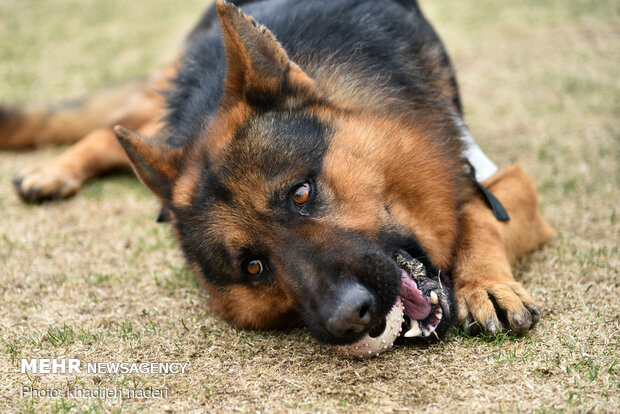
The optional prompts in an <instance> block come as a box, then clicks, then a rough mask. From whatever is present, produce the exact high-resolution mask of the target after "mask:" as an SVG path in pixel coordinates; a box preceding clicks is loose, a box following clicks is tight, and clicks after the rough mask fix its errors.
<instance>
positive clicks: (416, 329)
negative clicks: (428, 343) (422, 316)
mask: <svg viewBox="0 0 620 414" xmlns="http://www.w3.org/2000/svg"><path fill="white" fill-rule="evenodd" d="M421 333H422V332H421V331H420V325H419V324H418V321H411V328H410V329H409V330H408V331H407V332H405V338H413V337H415V336H420V334H421Z"/></svg>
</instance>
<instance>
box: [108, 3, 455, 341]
mask: <svg viewBox="0 0 620 414" xmlns="http://www.w3.org/2000/svg"><path fill="white" fill-rule="evenodd" d="M217 7H218V12H219V15H220V21H221V29H222V36H223V40H224V45H225V51H226V74H225V77H224V79H223V90H224V92H223V97H222V99H221V101H220V103H219V110H218V112H217V114H216V115H215V116H214V117H212V118H211V119H196V120H195V122H196V123H202V124H204V125H205V128H204V131H205V133H204V136H198V137H191V138H192V139H191V140H190V141H191V144H188V145H185V146H183V147H175V146H173V145H170V144H168V143H166V142H164V141H158V140H152V139H149V138H145V137H142V136H139V135H138V134H136V133H133V132H130V131H127V130H125V129H123V128H120V127H117V128H116V131H117V135H118V136H119V140H120V142H121V144H122V145H123V147H124V148H125V150H126V152H127V154H128V156H129V158H130V159H131V161H132V163H133V165H134V168H135V170H136V172H137V174H138V175H139V176H140V178H141V179H142V181H143V182H144V183H145V184H146V185H147V186H148V187H150V188H151V189H152V190H153V192H154V193H155V194H157V195H158V196H159V197H160V198H161V199H162V200H163V202H164V203H165V204H166V205H167V206H168V207H169V208H170V211H171V214H172V221H173V225H174V228H175V230H176V232H177V234H178V238H179V240H180V244H181V248H182V250H183V252H184V253H185V257H186V258H187V261H188V262H189V264H190V266H191V267H192V268H193V270H194V272H195V273H196V274H197V275H198V277H199V279H200V280H202V281H203V282H204V284H205V285H206V287H207V288H208V290H209V291H210V294H211V301H212V305H213V308H214V309H215V310H216V311H217V312H218V313H219V314H220V315H221V316H222V317H223V318H224V319H226V320H228V321H230V322H232V323H233V324H235V325H237V326H241V327H254V328H261V327H278V326H285V325H289V324H291V323H293V322H294V321H296V320H297V319H299V318H301V319H302V320H303V322H304V323H305V324H306V325H307V327H308V328H309V330H310V331H311V333H312V334H313V335H314V336H315V337H316V338H318V339H319V340H322V341H325V342H330V343H350V342H353V341H355V340H356V339H358V338H360V337H362V336H363V335H364V334H366V333H367V332H368V331H369V330H370V329H371V328H372V327H373V326H376V325H377V324H379V323H380V322H381V321H382V320H383V319H384V318H385V316H386V314H387V313H388V312H389V310H390V309H391V307H392V306H393V305H394V303H395V301H396V298H397V296H398V295H399V291H400V288H401V275H402V271H401V269H400V268H399V266H398V265H397V263H396V261H395V259H394V254H395V252H398V251H402V250H406V251H407V252H408V253H409V254H411V255H412V256H413V257H417V258H420V259H421V260H422V261H423V262H424V264H425V265H426V268H427V270H429V271H432V272H435V273H436V272H437V270H438V269H446V268H448V266H449V265H450V257H451V254H452V247H453V244H454V241H455V238H456V233H457V227H458V226H457V215H458V213H457V211H458V204H459V197H460V189H459V188H458V186H459V184H458V183H459V180H458V174H460V169H459V168H460V167H459V165H458V151H457V150H456V149H454V148H452V147H450V146H449V145H448V144H446V142H447V141H448V140H447V139H446V137H442V136H440V135H441V134H443V133H446V132H445V129H442V128H444V126H445V123H444V122H436V123H435V124H433V122H431V121H429V119H430V118H432V117H428V119H427V118H425V117H424V116H418V117H416V122H411V120H410V119H409V118H407V117H404V116H402V114H400V115H399V114H389V113H388V114H385V113H379V112H377V111H369V110H361V109H356V108H355V107H347V106H346V105H344V104H342V102H336V101H335V100H334V99H332V97H331V95H330V91H327V90H325V88H322V87H321V86H320V82H317V81H316V80H315V79H312V78H311V77H309V76H308V75H307V74H306V73H305V72H304V71H303V70H302V69H301V68H300V67H299V66H298V65H296V64H295V63H294V62H292V61H291V60H290V59H289V57H288V56H287V53H286V52H285V51H284V49H283V48H282V46H281V45H280V44H279V43H278V42H277V41H276V39H275V37H274V36H273V35H272V34H271V33H270V32H269V31H268V30H267V29H266V28H264V27H262V26H260V25H258V24H256V23H255V22H254V21H253V20H252V19H251V18H249V17H246V16H245V15H243V14H242V13H241V12H240V11H239V10H238V9H236V8H235V7H234V6H232V5H229V4H227V3H224V2H222V1H219V2H218V5H217ZM450 133H451V132H450Z"/></svg>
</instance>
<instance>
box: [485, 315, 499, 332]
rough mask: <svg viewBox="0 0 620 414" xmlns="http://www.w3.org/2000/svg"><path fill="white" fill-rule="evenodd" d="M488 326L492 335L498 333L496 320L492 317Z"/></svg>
mask: <svg viewBox="0 0 620 414" xmlns="http://www.w3.org/2000/svg"><path fill="white" fill-rule="evenodd" d="M486 328H487V331H489V333H490V334H491V335H495V334H496V333H497V327H496V326H495V321H494V320H493V319H492V318H491V319H489V320H488V321H487V326H486Z"/></svg>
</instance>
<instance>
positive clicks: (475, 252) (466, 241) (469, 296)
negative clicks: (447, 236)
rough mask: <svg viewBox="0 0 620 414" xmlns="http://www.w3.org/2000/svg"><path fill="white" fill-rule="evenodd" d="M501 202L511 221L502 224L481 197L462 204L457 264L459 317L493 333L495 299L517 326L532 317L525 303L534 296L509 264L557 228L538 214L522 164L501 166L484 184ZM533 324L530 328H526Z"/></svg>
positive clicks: (496, 322)
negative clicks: (521, 282)
mask: <svg viewBox="0 0 620 414" xmlns="http://www.w3.org/2000/svg"><path fill="white" fill-rule="evenodd" d="M485 184H486V185H488V186H489V189H490V190H491V191H492V192H493V193H494V194H495V195H496V196H497V197H498V199H499V200H500V201H501V202H502V204H503V205H504V207H505V208H506V210H507V211H508V213H509V215H510V216H511V220H510V221H509V222H501V221H498V220H497V219H495V217H494V216H493V213H492V211H491V210H490V209H489V207H488V206H487V205H486V204H485V203H484V201H483V200H482V198H481V197H479V196H477V195H474V196H472V197H470V198H469V200H468V201H467V204H466V205H465V206H464V208H463V217H462V229H461V235H460V237H459V241H458V244H457V245H458V248H457V251H456V258H455V266H454V289H455V294H456V300H457V308H458V316H459V319H460V320H466V319H467V318H468V315H469V314H471V316H472V317H473V320H472V321H471V322H475V321H477V322H478V323H480V324H481V325H482V327H483V328H486V329H488V330H489V331H491V332H493V331H494V330H496V329H500V327H501V326H502V325H501V323H500V321H499V320H498V318H497V315H496V313H495V309H494V306H493V303H492V302H491V297H492V298H493V299H494V300H495V301H496V302H497V304H498V305H499V306H500V307H501V308H503V309H506V311H507V313H508V323H509V325H510V326H507V327H506V328H511V329H513V330H517V331H520V330H522V327H521V326H518V322H519V320H521V321H522V322H523V323H525V324H527V323H530V324H532V323H535V322H536V321H535V320H528V318H529V317H530V316H529V313H528V312H527V309H526V307H535V303H534V300H533V299H532V297H531V296H530V294H529V293H527V291H525V289H523V287H522V286H521V285H520V284H519V283H517V282H516V281H515V280H514V278H513V276H512V270H511V263H514V261H515V260H516V259H517V258H518V257H521V256H522V255H523V254H525V253H527V252H530V251H532V250H534V249H536V248H537V247H539V246H540V245H542V244H543V243H546V242H548V241H549V240H550V238H551V237H552V235H553V230H552V229H551V227H550V226H549V225H548V224H547V223H546V222H545V221H544V219H543V218H542V217H541V216H540V213H539V211H538V200H537V195H536V190H535V189H534V186H533V185H532V181H531V179H530V178H529V177H528V176H527V175H526V174H525V172H524V171H523V169H521V167H519V166H511V167H507V168H503V169H501V170H500V171H498V173H497V174H496V175H494V176H493V177H491V178H490V179H489V180H487V181H486V182H485ZM515 315H517V317H515ZM528 327H529V326H528Z"/></svg>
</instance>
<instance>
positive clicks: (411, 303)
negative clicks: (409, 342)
mask: <svg viewBox="0 0 620 414" xmlns="http://www.w3.org/2000/svg"><path fill="white" fill-rule="evenodd" d="M395 259H396V263H398V266H399V267H400V268H401V271H402V281H401V288H400V301H401V302H402V303H403V307H404V309H403V312H404V315H403V326H402V327H403V331H402V332H403V336H404V337H406V338H413V337H423V338H426V337H429V336H431V335H433V334H434V335H435V336H436V337H437V332H436V330H437V327H438V326H439V324H440V323H441V321H442V319H443V317H444V313H446V314H449V312H450V307H449V302H448V295H447V294H446V289H445V288H444V286H443V285H442V282H441V278H440V277H439V276H437V278H436V279H435V278H432V277H431V275H428V274H427V272H426V269H425V268H424V265H423V264H422V263H421V262H420V261H418V260H416V259H414V258H412V257H410V256H408V255H406V253H397V254H396V255H395Z"/></svg>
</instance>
